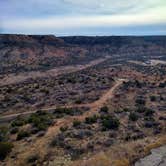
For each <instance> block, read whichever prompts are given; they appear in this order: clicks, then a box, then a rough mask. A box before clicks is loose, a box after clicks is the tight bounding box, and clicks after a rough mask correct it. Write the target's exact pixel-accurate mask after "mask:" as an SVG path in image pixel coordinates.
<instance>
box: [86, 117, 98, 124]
mask: <svg viewBox="0 0 166 166" xmlns="http://www.w3.org/2000/svg"><path fill="white" fill-rule="evenodd" d="M97 119H98V117H97V115H94V116H91V117H86V118H85V123H87V124H93V123H96V122H97Z"/></svg>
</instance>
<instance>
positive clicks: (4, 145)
mask: <svg viewBox="0 0 166 166" xmlns="http://www.w3.org/2000/svg"><path fill="white" fill-rule="evenodd" d="M12 148H13V144H12V143H10V142H0V160H3V159H5V158H6V156H7V155H8V154H9V153H10V152H11V151H12Z"/></svg>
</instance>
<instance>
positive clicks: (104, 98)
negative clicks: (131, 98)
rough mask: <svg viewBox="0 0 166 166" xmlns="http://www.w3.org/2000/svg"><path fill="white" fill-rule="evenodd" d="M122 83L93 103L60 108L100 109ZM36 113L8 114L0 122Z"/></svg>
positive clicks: (45, 109)
mask: <svg viewBox="0 0 166 166" xmlns="http://www.w3.org/2000/svg"><path fill="white" fill-rule="evenodd" d="M124 81H126V80H125V79H117V81H116V83H115V85H114V86H113V87H111V88H110V90H108V92H106V93H105V94H103V95H102V96H101V98H100V99H99V100H96V101H95V102H93V103H87V104H72V105H65V106H62V107H61V108H72V107H73V108H74V107H77V108H81V107H89V108H90V109H91V110H96V109H98V108H100V107H101V106H102V105H104V104H105V102H106V101H107V100H108V99H110V98H112V97H113V94H114V93H113V92H114V91H115V89H116V88H118V87H119V86H120V85H121V84H122V83H123V82H124ZM56 108H57V106H52V107H48V108H43V109H41V110H43V111H49V110H53V109H56ZM37 111H38V110H35V111H27V112H22V113H16V114H10V115H6V116H2V117H0V122H5V121H10V120H13V119H15V118H16V117H17V116H21V115H29V114H32V113H35V112H37ZM88 112H91V111H88Z"/></svg>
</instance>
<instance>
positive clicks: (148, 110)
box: [145, 109, 154, 116]
mask: <svg viewBox="0 0 166 166" xmlns="http://www.w3.org/2000/svg"><path fill="white" fill-rule="evenodd" d="M153 114H154V110H152V109H147V110H146V111H145V116H152V115H153Z"/></svg>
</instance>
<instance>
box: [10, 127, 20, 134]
mask: <svg viewBox="0 0 166 166" xmlns="http://www.w3.org/2000/svg"><path fill="white" fill-rule="evenodd" d="M18 131H19V130H18V127H13V128H12V129H11V130H10V133H11V134H16V133H17V132H18Z"/></svg>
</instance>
